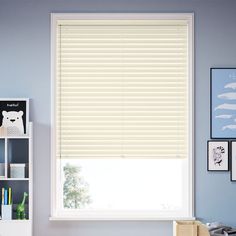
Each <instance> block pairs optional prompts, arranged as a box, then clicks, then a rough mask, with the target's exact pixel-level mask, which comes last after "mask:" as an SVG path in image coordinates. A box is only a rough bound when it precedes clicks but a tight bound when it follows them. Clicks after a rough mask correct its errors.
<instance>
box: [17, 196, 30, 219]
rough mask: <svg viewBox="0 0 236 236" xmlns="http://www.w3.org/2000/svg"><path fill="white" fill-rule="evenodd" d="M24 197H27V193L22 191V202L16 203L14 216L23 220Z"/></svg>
mask: <svg viewBox="0 0 236 236" xmlns="http://www.w3.org/2000/svg"><path fill="white" fill-rule="evenodd" d="M26 197H28V193H26V192H24V196H23V200H22V202H21V203H20V204H18V205H17V208H16V218H17V220H25V219H26V215H25V200H26Z"/></svg>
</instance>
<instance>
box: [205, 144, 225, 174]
mask: <svg viewBox="0 0 236 236" xmlns="http://www.w3.org/2000/svg"><path fill="white" fill-rule="evenodd" d="M207 170H208V171H229V142H228V141H225V140H209V141H208V142H207Z"/></svg>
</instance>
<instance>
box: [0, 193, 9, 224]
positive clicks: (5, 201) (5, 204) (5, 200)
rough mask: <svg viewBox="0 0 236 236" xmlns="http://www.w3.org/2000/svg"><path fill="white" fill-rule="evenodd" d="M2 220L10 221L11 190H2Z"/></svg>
mask: <svg viewBox="0 0 236 236" xmlns="http://www.w3.org/2000/svg"><path fill="white" fill-rule="evenodd" d="M1 203H2V220H11V219H12V190H11V188H9V189H5V188H2V201H1Z"/></svg>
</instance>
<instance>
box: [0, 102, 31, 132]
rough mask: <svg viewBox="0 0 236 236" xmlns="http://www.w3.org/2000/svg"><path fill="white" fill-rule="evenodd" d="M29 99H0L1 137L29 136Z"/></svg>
mask: <svg viewBox="0 0 236 236" xmlns="http://www.w3.org/2000/svg"><path fill="white" fill-rule="evenodd" d="M28 127H29V98H0V136H22V135H27V134H28Z"/></svg>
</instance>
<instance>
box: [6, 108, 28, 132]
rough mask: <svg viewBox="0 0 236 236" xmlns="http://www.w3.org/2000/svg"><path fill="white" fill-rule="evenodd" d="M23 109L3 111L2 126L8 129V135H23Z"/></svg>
mask: <svg viewBox="0 0 236 236" xmlns="http://www.w3.org/2000/svg"><path fill="white" fill-rule="evenodd" d="M23 114H24V112H23V111H2V115H3V119H2V127H3V128H5V129H6V130H7V134H8V135H23V134H24V124H23V119H22V116H23Z"/></svg>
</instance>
